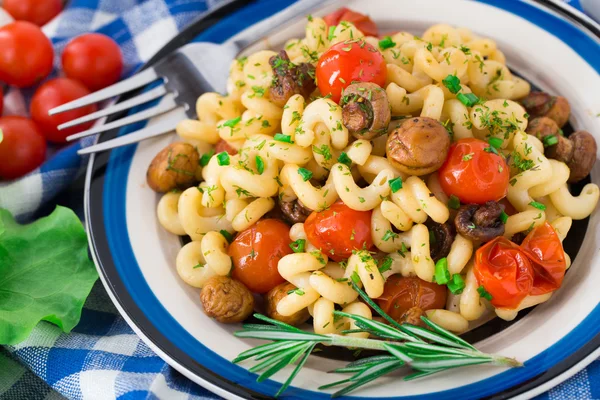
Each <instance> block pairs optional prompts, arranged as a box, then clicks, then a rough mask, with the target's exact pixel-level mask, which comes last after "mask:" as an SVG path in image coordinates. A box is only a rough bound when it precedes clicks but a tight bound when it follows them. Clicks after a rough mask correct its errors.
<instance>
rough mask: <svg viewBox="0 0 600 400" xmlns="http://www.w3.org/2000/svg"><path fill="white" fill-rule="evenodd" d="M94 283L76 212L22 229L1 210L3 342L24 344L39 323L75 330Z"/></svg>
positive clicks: (60, 211)
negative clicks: (49, 323) (43, 322)
mask: <svg viewBox="0 0 600 400" xmlns="http://www.w3.org/2000/svg"><path fill="white" fill-rule="evenodd" d="M96 279H98V274H97V272H96V269H95V268H94V265H93V264H92V262H91V261H90V259H89V258H88V245H87V238H86V234H85V231H84V229H83V226H82V225H81V221H80V220H79V218H78V217H77V216H76V215H75V213H73V211H71V210H69V209H68V208H64V207H57V208H56V210H54V212H53V213H52V214H51V215H50V216H48V217H45V218H42V219H40V220H38V221H36V222H34V223H32V224H29V225H19V224H18V223H16V222H15V220H14V219H13V217H12V215H11V214H10V213H9V212H8V211H6V210H2V209H0V327H1V329H0V344H17V343H20V342H22V341H23V340H25V339H26V338H27V336H29V334H30V333H31V330H32V329H33V328H34V327H35V326H36V325H37V324H38V322H40V321H48V322H51V323H53V324H55V325H58V327H59V328H61V329H62V330H63V331H64V332H69V331H71V329H73V328H74V327H75V326H76V325H77V323H78V322H79V318H80V317H81V309H82V307H83V303H84V302H85V299H86V298H87V296H88V295H89V293H90V290H91V289H92V286H93V284H94V282H95V281H96Z"/></svg>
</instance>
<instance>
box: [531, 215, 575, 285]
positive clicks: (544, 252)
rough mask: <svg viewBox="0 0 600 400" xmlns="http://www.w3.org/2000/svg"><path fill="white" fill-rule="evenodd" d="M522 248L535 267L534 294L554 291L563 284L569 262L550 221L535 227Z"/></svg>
mask: <svg viewBox="0 0 600 400" xmlns="http://www.w3.org/2000/svg"><path fill="white" fill-rule="evenodd" d="M521 249H522V250H523V252H525V254H526V255H527V257H529V259H530V260H531V263H532V264H533V269H534V272H535V273H534V280H533V288H532V290H531V294H532V295H534V296H535V295H540V294H545V293H548V292H552V291H554V290H556V289H558V288H559V287H560V286H561V285H562V281H563V278H564V277H565V271H566V269H567V262H566V259H565V252H564V250H563V247H562V242H561V241H560V238H559V237H558V235H557V234H556V231H555V230H554V228H553V227H552V225H550V224H549V223H547V222H545V223H544V224H543V225H540V226H538V227H537V228H535V229H533V230H532V231H531V232H529V234H528V235H527V237H526V238H525V240H523V243H521Z"/></svg>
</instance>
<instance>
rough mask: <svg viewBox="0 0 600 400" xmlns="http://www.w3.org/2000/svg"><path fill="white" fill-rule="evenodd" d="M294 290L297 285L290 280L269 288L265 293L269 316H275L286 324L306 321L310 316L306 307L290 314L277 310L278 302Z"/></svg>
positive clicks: (274, 317)
mask: <svg viewBox="0 0 600 400" xmlns="http://www.w3.org/2000/svg"><path fill="white" fill-rule="evenodd" d="M292 290H296V286H294V285H292V284H291V283H289V282H284V283H282V284H280V285H277V286H275V287H274V288H273V289H271V290H269V292H268V293H267V294H266V295H265V303H266V311H267V316H268V317H269V318H273V319H276V320H277V321H281V322H285V323H286V324H290V325H293V326H298V325H300V324H303V323H305V322H306V321H307V320H308V319H309V318H310V314H309V313H308V309H306V308H304V309H302V310H300V311H298V312H296V313H295V314H292V315H289V316H284V315H281V314H279V313H278V312H277V304H278V303H279V301H280V300H281V299H282V298H284V297H285V296H287V294H288V292H290V291H292Z"/></svg>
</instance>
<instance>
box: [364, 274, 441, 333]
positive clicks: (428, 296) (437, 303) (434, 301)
mask: <svg viewBox="0 0 600 400" xmlns="http://www.w3.org/2000/svg"><path fill="white" fill-rule="evenodd" d="M446 294H447V290H446V286H442V285H437V284H435V283H430V282H426V281H424V280H422V279H419V278H417V277H410V278H405V277H403V276H401V275H392V276H390V277H389V278H388V279H387V280H386V281H385V286H384V289H383V294H382V295H381V296H380V297H379V298H378V299H377V300H376V302H377V305H378V306H379V307H381V309H382V310H383V311H385V312H386V314H388V315H389V316H390V317H392V318H393V319H394V320H396V321H398V322H400V321H402V317H403V316H404V314H406V312H407V311H408V310H410V309H411V308H413V307H419V308H420V309H421V310H423V311H427V310H432V309H438V308H445V307H446Z"/></svg>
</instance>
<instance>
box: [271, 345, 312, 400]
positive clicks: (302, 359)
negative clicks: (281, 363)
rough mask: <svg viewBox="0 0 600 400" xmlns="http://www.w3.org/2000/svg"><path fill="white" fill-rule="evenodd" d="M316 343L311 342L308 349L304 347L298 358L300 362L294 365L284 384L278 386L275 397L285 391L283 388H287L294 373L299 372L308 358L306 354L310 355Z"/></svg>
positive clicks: (294, 375)
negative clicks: (304, 349)
mask: <svg viewBox="0 0 600 400" xmlns="http://www.w3.org/2000/svg"><path fill="white" fill-rule="evenodd" d="M316 345H317V344H316V343H312V345H311V346H310V347H308V349H306V352H305V353H304V355H303V356H302V358H301V359H300V362H299V363H298V365H296V368H294V371H293V372H292V374H291V375H290V376H289V377H288V378H287V380H286V381H285V382H284V384H283V385H282V386H281V388H279V390H278V391H277V393H276V394H275V397H279V396H280V395H281V394H282V393H283V392H285V390H286V389H287V388H288V386H290V384H291V383H292V381H293V380H294V378H295V377H296V375H298V372H300V370H301V369H302V367H303V366H304V363H306V360H308V356H309V355H310V353H312V351H313V349H314V348H315V346H316Z"/></svg>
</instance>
